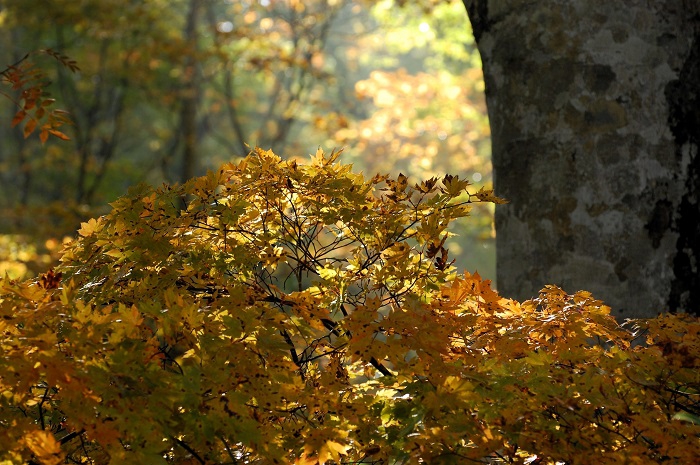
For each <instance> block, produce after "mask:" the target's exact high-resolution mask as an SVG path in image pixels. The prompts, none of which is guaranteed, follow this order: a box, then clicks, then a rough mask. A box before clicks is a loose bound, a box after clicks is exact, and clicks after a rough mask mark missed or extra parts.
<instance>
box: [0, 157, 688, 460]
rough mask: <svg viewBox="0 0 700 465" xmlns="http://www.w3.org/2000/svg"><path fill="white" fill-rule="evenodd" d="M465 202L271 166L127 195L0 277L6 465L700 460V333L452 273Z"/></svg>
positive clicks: (309, 167)
mask: <svg viewBox="0 0 700 465" xmlns="http://www.w3.org/2000/svg"><path fill="white" fill-rule="evenodd" d="M465 189H467V191H465ZM468 189H469V186H468V185H467V184H466V183H463V182H461V179H460V178H459V177H457V176H444V177H442V178H441V179H440V180H438V179H429V180H425V181H422V182H415V181H412V180H410V179H409V178H408V177H406V176H403V175H399V176H395V177H389V176H379V175H378V176H375V177H373V178H371V179H367V178H365V177H364V176H362V175H359V174H356V173H353V172H352V170H351V169H350V166H349V165H344V164H342V163H341V162H340V161H339V155H338V153H336V152H333V153H330V154H326V153H324V152H323V151H321V150H319V151H318V152H317V153H316V154H315V155H314V156H312V157H311V159H310V160H309V161H305V162H301V161H284V160H282V159H281V158H280V157H278V156H276V155H275V154H274V153H272V152H271V151H266V150H261V149H255V150H254V151H253V152H252V153H251V154H250V155H249V156H248V157H247V158H245V159H244V160H242V161H240V162H239V163H231V164H226V165H224V166H222V167H221V169H219V170H216V171H212V172H210V173H208V174H207V175H206V176H203V177H199V178H195V179H192V180H190V181H188V182H187V183H185V184H183V185H176V186H169V185H163V186H161V187H159V188H157V189H154V188H151V187H147V186H137V187H135V188H133V189H132V190H131V191H130V193H129V194H128V195H127V196H125V197H122V198H120V199H118V200H116V201H115V202H113V203H112V204H111V205H112V207H113V209H112V211H111V212H110V213H108V214H106V215H104V216H101V217H99V218H95V219H92V220H89V221H86V222H84V223H83V225H82V227H81V228H80V231H79V238H78V239H77V240H75V241H73V242H71V243H70V244H68V245H67V246H66V248H65V249H64V252H63V255H62V259H61V264H60V266H59V267H57V269H56V270H52V271H50V272H47V273H45V274H43V275H42V276H41V277H40V278H38V279H35V280H29V281H23V282H17V281H11V280H5V279H3V280H2V281H0V334H1V335H2V338H1V339H0V394H1V396H0V426H1V428H0V460H9V461H10V463H23V462H26V461H29V460H33V461H35V462H38V463H59V461H60V460H62V458H63V457H64V456H65V457H67V458H69V459H70V460H72V461H74V462H78V463H88V462H92V463H99V464H102V463H104V464H107V463H179V464H185V463H229V462H232V463H237V462H238V463H260V464H264V463H269V464H272V463H290V464H317V463H326V464H340V463H358V462H364V463H376V464H380V463H384V464H389V463H468V462H471V461H475V462H486V463H493V462H499V461H500V462H508V463H521V462H527V463H552V464H553V463H581V460H582V459H581V457H585V458H586V460H587V461H588V460H589V459H590V458H591V457H595V460H596V461H597V462H600V463H611V464H612V463H628V462H629V463H635V462H641V461H646V462H661V461H666V462H668V463H689V461H692V458H693V457H694V456H697V451H698V444H697V438H698V434H700V425H698V422H697V421H695V420H696V419H697V417H698V413H699V410H700V406H699V405H698V399H697V393H698V389H699V388H700V379H699V378H698V376H699V375H698V370H697V360H698V355H699V354H698V350H699V349H698V344H697V335H698V332H699V331H700V329H699V328H700V323H698V321H697V319H692V318H689V317H683V316H675V315H669V316H665V317H663V318H660V319H658V320H652V321H648V322H638V323H637V324H636V326H635V327H634V329H632V330H627V329H625V328H623V327H621V326H619V325H618V324H617V322H616V321H615V320H614V319H613V318H612V317H611V316H610V315H609V312H610V309H609V308H608V307H607V306H605V304H604V303H603V302H601V301H599V300H596V299H595V298H594V297H593V296H592V295H591V294H590V293H588V292H584V291H581V292H577V293H575V294H569V293H567V292H565V291H564V290H562V289H560V288H558V287H555V286H547V287H546V288H545V289H543V290H542V292H541V294H540V295H539V296H538V297H537V298H534V299H532V300H529V301H526V302H522V303H519V302H516V301H513V300H509V299H504V298H502V297H501V296H500V295H499V294H498V293H497V292H496V291H495V290H493V289H492V288H491V284H490V282H489V281H488V280H483V279H482V278H481V276H479V275H478V274H477V273H474V274H471V273H462V274H457V273H456V272H455V268H454V267H453V266H452V265H451V264H450V263H451V259H450V255H449V252H448V251H447V249H446V248H445V244H446V241H445V237H446V235H447V233H448V230H447V228H448V227H449V225H450V223H451V222H452V221H453V220H455V219H456V218H458V217H462V216H464V215H466V214H467V213H468V207H469V206H470V205H471V204H469V203H466V202H464V201H462V200H460V199H461V198H463V197H464V196H466V197H467V198H469V196H470V195H477V194H478V192H471V191H468ZM482 197H484V198H485V199H486V200H488V199H489V197H488V196H482ZM475 200H478V195H477V197H476V198H475ZM640 338H642V339H643V343H642V344H639V343H638V340H639V339H640ZM644 338H646V339H644Z"/></svg>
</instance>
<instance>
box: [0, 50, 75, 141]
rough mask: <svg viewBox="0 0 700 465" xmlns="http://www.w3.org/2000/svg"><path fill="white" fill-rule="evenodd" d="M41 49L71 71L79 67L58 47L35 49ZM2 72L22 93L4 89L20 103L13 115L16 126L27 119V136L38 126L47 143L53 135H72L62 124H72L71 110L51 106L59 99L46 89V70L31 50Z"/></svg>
mask: <svg viewBox="0 0 700 465" xmlns="http://www.w3.org/2000/svg"><path fill="white" fill-rule="evenodd" d="M39 53H41V54H45V55H48V56H50V57H52V58H54V59H55V60H56V61H57V62H58V63H60V64H61V65H62V66H63V67H65V68H66V69H68V70H70V71H71V72H76V71H78V70H79V68H78V65H77V63H76V62H75V61H74V60H71V59H70V58H68V57H67V56H65V55H62V54H61V53H59V52H56V51H55V50H51V49H46V50H38V51H37V52H34V54H35V55H36V54H39ZM0 75H1V76H2V81H3V83H4V84H6V85H8V86H10V87H11V88H12V91H14V92H15V93H17V94H18V97H17V98H15V97H13V96H12V95H10V94H6V93H4V92H2V95H3V96H4V97H6V98H7V99H8V100H10V101H12V102H13V103H14V104H15V106H16V107H17V111H16V113H15V115H14V117H13V118H12V127H15V126H17V125H19V124H21V123H22V122H23V121H24V120H27V122H26V123H25V125H24V129H23V130H22V133H23V135H24V138H25V139H26V138H28V137H29V136H30V135H31V134H32V133H33V132H35V131H36V130H37V129H38V130H39V139H40V140H41V143H42V144H43V143H46V141H47V140H48V138H49V136H50V135H51V136H54V137H57V138H59V139H62V140H69V139H70V138H69V137H68V136H67V135H66V134H64V133H63V132H61V131H60V130H59V128H60V127H61V126H63V125H65V124H70V119H69V118H68V116H67V112H65V111H64V110H59V109H53V110H51V109H49V107H51V106H52V105H53V104H54V102H55V101H56V100H55V99H53V98H51V97H50V94H49V92H47V91H46V87H47V86H48V85H49V82H48V81H47V77H46V74H45V72H44V71H43V70H42V69H41V68H39V67H37V66H36V65H35V63H34V62H33V61H32V60H30V54H26V55H24V57H22V59H20V60H19V61H17V62H16V63H14V64H12V65H9V66H8V67H7V68H5V69H4V70H2V71H0Z"/></svg>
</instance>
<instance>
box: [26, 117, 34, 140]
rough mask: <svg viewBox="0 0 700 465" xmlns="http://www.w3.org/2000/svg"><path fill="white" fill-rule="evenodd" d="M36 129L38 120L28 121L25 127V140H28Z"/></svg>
mask: <svg viewBox="0 0 700 465" xmlns="http://www.w3.org/2000/svg"><path fill="white" fill-rule="evenodd" d="M35 129H36V120H35V119H30V120H29V121H27V124H26V125H25V126H24V138H25V139H26V138H27V137H29V136H30V135H31V134H32V133H33V132H34V130H35Z"/></svg>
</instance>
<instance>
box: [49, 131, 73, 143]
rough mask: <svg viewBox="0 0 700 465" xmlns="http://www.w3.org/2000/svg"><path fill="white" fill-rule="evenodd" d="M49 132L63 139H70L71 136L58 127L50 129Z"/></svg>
mask: <svg viewBox="0 0 700 465" xmlns="http://www.w3.org/2000/svg"><path fill="white" fill-rule="evenodd" d="M49 133H50V134H51V135H52V136H56V137H58V138H59V139H61V140H70V137H68V136H67V135H65V134H64V133H62V132H61V131H57V130H56V129H49Z"/></svg>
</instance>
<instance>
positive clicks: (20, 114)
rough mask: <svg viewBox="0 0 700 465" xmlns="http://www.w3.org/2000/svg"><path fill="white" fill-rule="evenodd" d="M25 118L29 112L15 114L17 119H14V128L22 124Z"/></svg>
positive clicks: (21, 111)
mask: <svg viewBox="0 0 700 465" xmlns="http://www.w3.org/2000/svg"><path fill="white" fill-rule="evenodd" d="M25 116H27V112H26V111H24V110H20V111H18V112H17V113H15V117H14V118H12V127H13V128H14V127H15V126H17V125H18V124H19V123H21V122H22V120H23V119H24V117H25Z"/></svg>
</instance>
